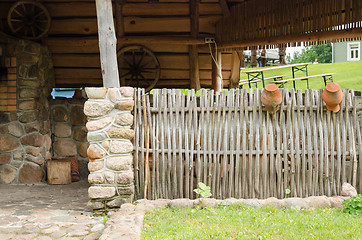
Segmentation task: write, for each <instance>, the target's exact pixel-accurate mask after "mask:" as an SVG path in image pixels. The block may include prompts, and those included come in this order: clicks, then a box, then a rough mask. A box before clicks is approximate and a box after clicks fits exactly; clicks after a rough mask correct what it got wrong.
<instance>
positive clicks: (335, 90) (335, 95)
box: [322, 82, 343, 113]
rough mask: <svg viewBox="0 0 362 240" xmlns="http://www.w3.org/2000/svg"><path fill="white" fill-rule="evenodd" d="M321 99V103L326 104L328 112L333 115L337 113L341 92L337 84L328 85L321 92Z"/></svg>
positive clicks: (341, 97)
mask: <svg viewBox="0 0 362 240" xmlns="http://www.w3.org/2000/svg"><path fill="white" fill-rule="evenodd" d="M322 98H323V101H324V102H325V103H326V105H327V109H328V110H330V111H333V112H335V113H336V112H339V109H340V108H341V107H340V106H339V104H340V103H341V102H342V99H343V92H342V90H341V87H340V86H339V85H338V84H337V83H335V82H330V83H328V84H327V85H326V87H325V89H324V90H323V94H322Z"/></svg>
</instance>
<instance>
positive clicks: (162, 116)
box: [159, 89, 168, 198]
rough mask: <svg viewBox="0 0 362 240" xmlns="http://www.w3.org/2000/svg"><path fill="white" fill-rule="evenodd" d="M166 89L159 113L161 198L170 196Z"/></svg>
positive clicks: (161, 96) (162, 95)
mask: <svg viewBox="0 0 362 240" xmlns="http://www.w3.org/2000/svg"><path fill="white" fill-rule="evenodd" d="M166 97H167V94H166V91H165V89H162V93H161V95H160V105H159V107H160V114H159V124H160V125H161V126H160V140H159V141H160V149H161V162H160V175H161V188H160V190H161V193H162V194H161V198H168V194H167V187H166V172H167V167H166V166H167V157H166V156H165V130H164V128H165V126H164V125H165V121H164V119H165V114H167V113H166V110H167V106H166Z"/></svg>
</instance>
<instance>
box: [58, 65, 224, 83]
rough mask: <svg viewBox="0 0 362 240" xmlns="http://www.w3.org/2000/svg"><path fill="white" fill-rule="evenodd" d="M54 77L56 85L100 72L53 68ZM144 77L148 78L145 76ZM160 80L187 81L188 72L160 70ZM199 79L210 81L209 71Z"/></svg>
mask: <svg viewBox="0 0 362 240" xmlns="http://www.w3.org/2000/svg"><path fill="white" fill-rule="evenodd" d="M55 77H56V79H57V80H56V83H57V84H58V83H60V82H58V79H75V80H76V79H78V78H79V79H81V78H84V79H101V70H100V68H99V69H98V68H88V69H86V68H84V69H79V68H55ZM145 77H148V76H147V75H145ZM160 78H161V79H189V78H190V72H189V70H177V69H175V70H173V69H162V70H161V76H160ZM223 78H224V79H229V78H230V71H229V70H226V71H223ZM200 79H211V70H200Z"/></svg>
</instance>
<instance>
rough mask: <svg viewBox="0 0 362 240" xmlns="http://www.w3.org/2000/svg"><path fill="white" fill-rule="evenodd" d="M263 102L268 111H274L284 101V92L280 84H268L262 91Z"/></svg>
mask: <svg viewBox="0 0 362 240" xmlns="http://www.w3.org/2000/svg"><path fill="white" fill-rule="evenodd" d="M261 102H262V103H263V104H264V106H265V108H266V110H267V111H268V112H270V113H274V112H275V111H276V110H277V107H278V106H279V105H280V104H281V102H282V94H281V93H280V90H279V87H278V85H276V84H275V83H269V84H267V85H266V86H265V88H264V91H263V92H262V93H261Z"/></svg>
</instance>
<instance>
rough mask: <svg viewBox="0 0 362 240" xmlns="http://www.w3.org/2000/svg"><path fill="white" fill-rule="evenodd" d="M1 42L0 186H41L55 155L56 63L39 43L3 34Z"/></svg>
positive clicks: (0, 36) (0, 37)
mask: <svg viewBox="0 0 362 240" xmlns="http://www.w3.org/2000/svg"><path fill="white" fill-rule="evenodd" d="M0 42H1V43H3V44H1V47H2V51H3V55H2V56H0V57H1V61H0V63H1V65H2V66H1V73H2V74H1V75H0V77H1V79H0V83H1V85H0V183H38V182H41V181H42V179H44V176H45V171H44V169H45V163H46V160H48V159H50V157H51V155H50V147H51V137H50V135H51V133H50V120H49V103H48V100H47V97H48V96H49V94H50V89H51V87H52V85H53V82H54V73H53V66H52V61H51V58H50V54H49V51H48V49H47V48H46V47H44V46H41V45H40V44H38V43H34V42H31V41H26V40H18V39H14V38H11V37H7V36H4V35H1V34H0ZM4 70H6V72H5V74H4Z"/></svg>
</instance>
